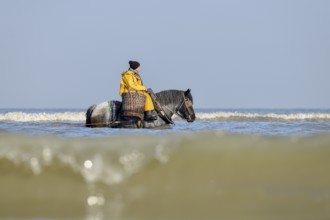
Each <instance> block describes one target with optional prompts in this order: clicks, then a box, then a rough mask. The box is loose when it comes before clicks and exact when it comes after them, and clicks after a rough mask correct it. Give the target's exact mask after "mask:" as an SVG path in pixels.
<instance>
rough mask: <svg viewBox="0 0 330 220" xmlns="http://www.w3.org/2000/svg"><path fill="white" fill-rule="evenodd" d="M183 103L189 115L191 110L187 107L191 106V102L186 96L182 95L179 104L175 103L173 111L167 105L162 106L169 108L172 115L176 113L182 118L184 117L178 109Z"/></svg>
mask: <svg viewBox="0 0 330 220" xmlns="http://www.w3.org/2000/svg"><path fill="white" fill-rule="evenodd" d="M183 105H185V110H186V112H187V113H188V115H189V116H190V115H191V111H190V109H189V107H191V106H192V103H191V101H190V100H189V99H188V98H186V97H185V96H184V95H183V101H182V102H181V104H180V105H177V106H175V111H173V110H172V109H170V108H169V107H167V106H164V107H165V108H166V109H167V110H169V111H170V112H171V113H172V114H173V115H177V116H178V117H180V118H182V119H185V118H184V116H183V115H182V114H181V113H180V112H179V111H178V110H179V109H180V108H181V107H182V106H183Z"/></svg>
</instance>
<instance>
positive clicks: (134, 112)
mask: <svg viewBox="0 0 330 220" xmlns="http://www.w3.org/2000/svg"><path fill="white" fill-rule="evenodd" d="M122 98H123V103H122V115H123V116H124V117H136V118H140V119H141V120H143V115H144V105H145V102H146V96H145V95H143V94H140V93H138V92H126V93H123V95H122Z"/></svg>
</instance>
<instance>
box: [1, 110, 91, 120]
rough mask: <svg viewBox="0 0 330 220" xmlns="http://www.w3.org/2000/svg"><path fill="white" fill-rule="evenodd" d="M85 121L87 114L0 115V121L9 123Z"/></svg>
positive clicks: (12, 113)
mask: <svg viewBox="0 0 330 220" xmlns="http://www.w3.org/2000/svg"><path fill="white" fill-rule="evenodd" d="M85 119H86V118H85V112H62V113H46V112H42V113H26V112H8V113H5V114H0V121H8V122H82V121H85Z"/></svg>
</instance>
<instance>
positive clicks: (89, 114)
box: [85, 105, 96, 128]
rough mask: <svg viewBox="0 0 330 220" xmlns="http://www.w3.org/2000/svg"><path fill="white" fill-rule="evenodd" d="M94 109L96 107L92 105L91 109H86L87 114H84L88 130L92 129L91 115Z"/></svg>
mask: <svg viewBox="0 0 330 220" xmlns="http://www.w3.org/2000/svg"><path fill="white" fill-rule="evenodd" d="M95 108H96V105H92V106H91V107H89V108H88V109H87V112H86V124H85V126H86V127H89V128H91V127H93V126H92V113H93V111H94V109H95Z"/></svg>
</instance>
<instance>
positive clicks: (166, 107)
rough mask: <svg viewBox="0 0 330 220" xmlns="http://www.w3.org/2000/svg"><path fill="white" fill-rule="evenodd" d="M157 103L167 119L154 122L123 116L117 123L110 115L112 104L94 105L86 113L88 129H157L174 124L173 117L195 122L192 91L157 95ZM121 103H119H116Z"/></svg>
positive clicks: (158, 118) (175, 91)
mask: <svg viewBox="0 0 330 220" xmlns="http://www.w3.org/2000/svg"><path fill="white" fill-rule="evenodd" d="M155 95H156V97H157V101H158V102H159V103H160V105H161V106H162V109H163V111H164V113H165V116H166V118H167V119H170V120H166V118H165V119H164V117H160V116H159V115H158V116H157V119H156V120H154V121H141V120H135V119H132V120H124V119H123V117H122V116H121V114H120V113H119V115H118V116H117V117H116V120H115V121H112V120H111V115H110V113H109V108H110V106H109V105H110V104H109V103H110V102H102V103H100V104H98V105H92V106H90V107H89V108H88V110H87V111H86V124H85V126H86V127H111V128H156V127H160V126H165V125H169V124H172V123H173V122H172V120H171V119H172V117H173V116H174V115H177V116H178V117H179V118H181V119H183V120H186V121H187V122H193V121H195V118H196V117H195V111H194V108H193V97H192V95H191V90H190V89H188V90H186V91H181V90H165V91H161V92H158V93H156V94H155ZM115 102H117V103H120V102H119V101H115Z"/></svg>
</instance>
